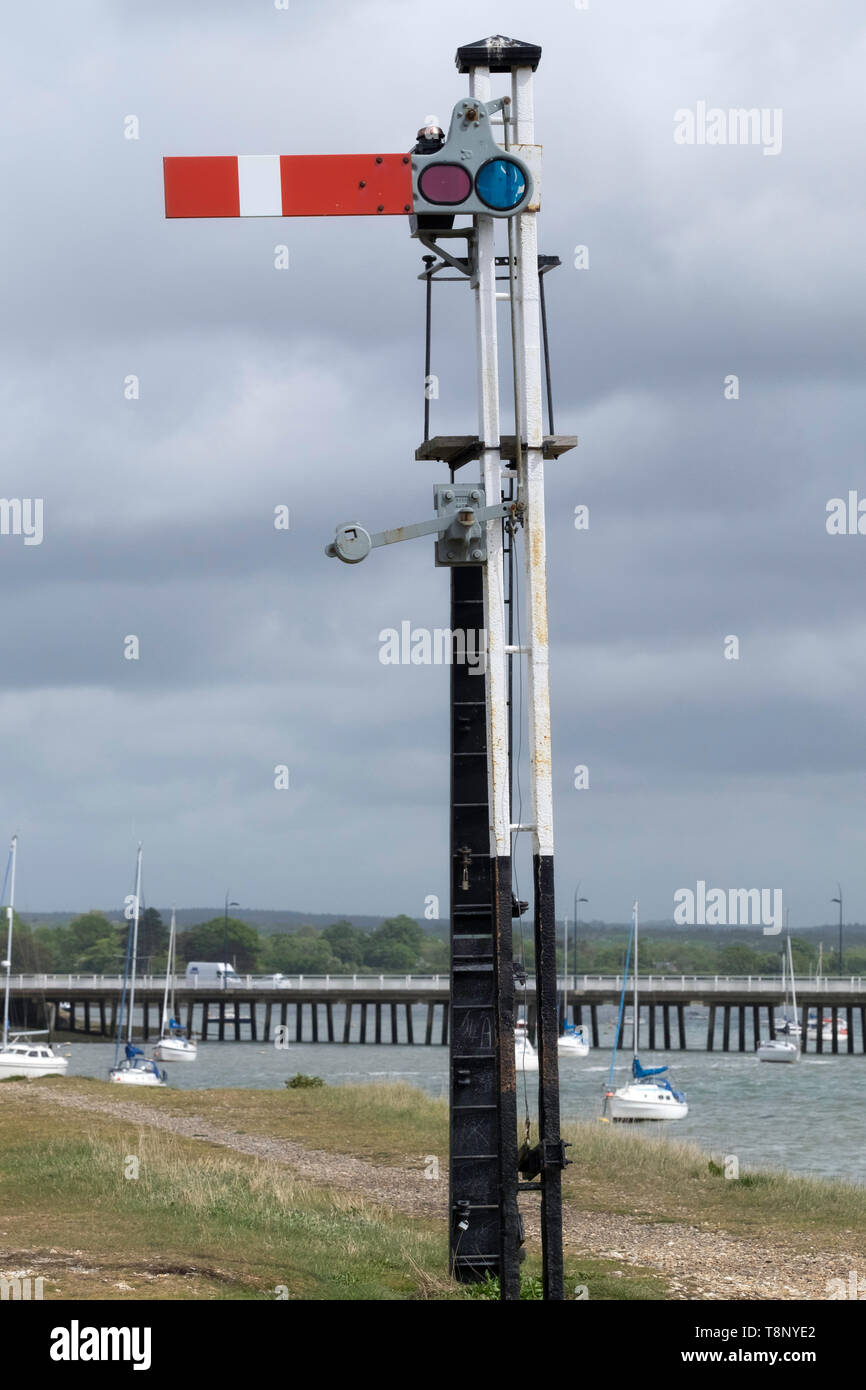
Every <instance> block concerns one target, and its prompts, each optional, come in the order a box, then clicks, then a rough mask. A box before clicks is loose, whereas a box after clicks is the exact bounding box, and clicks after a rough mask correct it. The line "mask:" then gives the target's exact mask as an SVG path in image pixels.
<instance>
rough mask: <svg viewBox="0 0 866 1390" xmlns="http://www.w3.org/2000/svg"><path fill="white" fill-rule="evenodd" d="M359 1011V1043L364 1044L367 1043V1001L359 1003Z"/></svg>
mask: <svg viewBox="0 0 866 1390" xmlns="http://www.w3.org/2000/svg"><path fill="white" fill-rule="evenodd" d="M360 1009H361V1037H360V1039H359V1041H360V1042H362V1043H365V1042H366V1041H367V1001H366V1000H362V1001H361V1004H360Z"/></svg>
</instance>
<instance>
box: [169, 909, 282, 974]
mask: <svg viewBox="0 0 866 1390" xmlns="http://www.w3.org/2000/svg"><path fill="white" fill-rule="evenodd" d="M262 950H263V943H262V938H261V937H260V936H259V934H258V932H257V931H256V929H255V927H248V926H247V924H246V922H239V921H238V920H237V919H236V918H235V917H230V918H229V919H228V922H226V921H225V918H224V917H212V918H211V919H210V921H209V922H200V923H199V925H198V926H197V927H191V928H190V930H189V931H185V932H181V933H180V934H179V936H178V938H177V952H178V957H179V959H181V960H184V961H189V960H224V961H226V963H227V964H233V965H234V967H235V969H236V970H238V971H242V970H243V971H255V970H258V968H259V958H260V956H261V955H262ZM224 953H225V954H224Z"/></svg>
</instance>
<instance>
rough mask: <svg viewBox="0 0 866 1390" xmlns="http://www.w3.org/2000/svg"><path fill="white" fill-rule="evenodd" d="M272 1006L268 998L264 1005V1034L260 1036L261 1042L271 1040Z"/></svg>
mask: <svg viewBox="0 0 866 1390" xmlns="http://www.w3.org/2000/svg"><path fill="white" fill-rule="evenodd" d="M273 1007H274V1006H273V1004H272V1003H271V1001H270V999H269V1000H268V1002H267V1004H266V1005H265V1031H264V1036H263V1037H262V1042H270V1040H271V1010H272V1009H273Z"/></svg>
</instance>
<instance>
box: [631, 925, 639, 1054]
mask: <svg viewBox="0 0 866 1390" xmlns="http://www.w3.org/2000/svg"><path fill="white" fill-rule="evenodd" d="M632 916H633V919H634V1005H633V1008H634V1027H633V1028H632V1033H633V1038H632V1042H633V1047H632V1055H633V1057H634V1059H635V1060H636V1059H637V1045H638V1018H639V1014H638V1011H637V916H638V913H637V900H635V904H634V907H633V908H632Z"/></svg>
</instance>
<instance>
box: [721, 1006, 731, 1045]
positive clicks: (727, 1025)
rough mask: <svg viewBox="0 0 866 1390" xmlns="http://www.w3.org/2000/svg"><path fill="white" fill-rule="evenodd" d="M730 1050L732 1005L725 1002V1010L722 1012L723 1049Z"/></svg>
mask: <svg viewBox="0 0 866 1390" xmlns="http://www.w3.org/2000/svg"><path fill="white" fill-rule="evenodd" d="M730 1050H731V1006H730V1004H725V1005H724V1011H723V1013H722V1051H723V1052H730Z"/></svg>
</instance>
